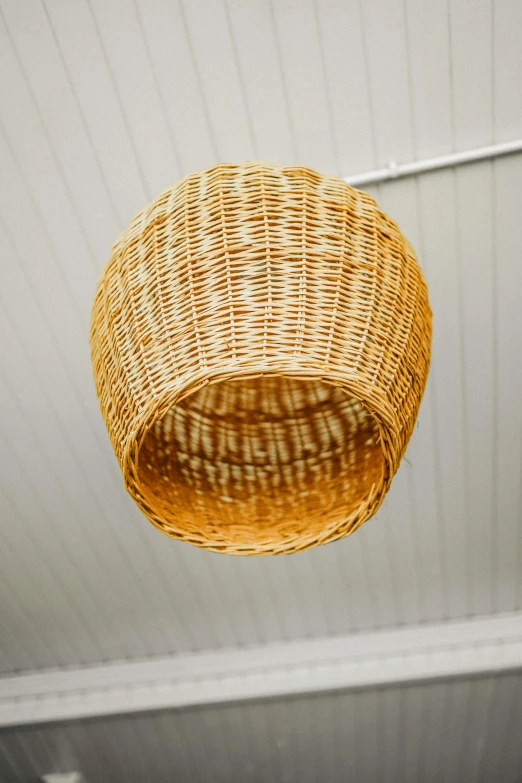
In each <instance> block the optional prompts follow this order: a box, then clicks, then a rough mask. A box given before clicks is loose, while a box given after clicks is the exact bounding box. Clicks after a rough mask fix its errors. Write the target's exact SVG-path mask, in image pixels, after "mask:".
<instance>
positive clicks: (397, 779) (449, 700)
mask: <svg viewBox="0 0 522 783" xmlns="http://www.w3.org/2000/svg"><path fill="white" fill-rule="evenodd" d="M521 734H522V675H520V674H519V675H515V674H513V675H504V676H502V677H487V678H482V679H473V680H458V681H448V682H441V683H430V684H426V685H414V686H413V685H412V686H410V687H403V688H390V689H382V690H368V691H361V692H353V693H336V694H331V695H329V694H325V695H321V696H315V697H313V698H299V699H285V700H281V701H267V702H259V703H251V704H241V705H237V706H223V707H219V706H218V707H212V708H206V709H195V710H186V711H179V712H163V713H156V714H154V715H139V716H131V717H128V716H125V717H121V718H113V719H104V720H93V721H89V722H85V723H75V724H74V723H73V724H67V725H65V726H52V727H44V728H41V727H38V728H34V729H33V728H24V729H19V730H10V731H8V732H5V733H3V734H0V779H1V780H2V781H5V783H36V781H38V778H39V776H40V775H41V774H44V773H48V772H59V771H62V772H67V771H72V770H79V771H81V772H82V773H83V774H84V776H85V780H86V783H112V782H114V783H123V781H125V783H134V781H135V782H136V783H144V781H147V783H174V782H175V783H185V782H186V783H196V781H205V782H206V781H213V783H219V782H220V781H222V783H236V781H237V783H244V782H246V781H255V782H256V783H258V782H259V783H261V781H266V783H274V782H275V781H277V782H278V783H347V782H348V781H353V783H381V781H382V783H440V782H441V781H444V783H493V781H494V782H495V783H517V781H520V780H522V742H521Z"/></svg>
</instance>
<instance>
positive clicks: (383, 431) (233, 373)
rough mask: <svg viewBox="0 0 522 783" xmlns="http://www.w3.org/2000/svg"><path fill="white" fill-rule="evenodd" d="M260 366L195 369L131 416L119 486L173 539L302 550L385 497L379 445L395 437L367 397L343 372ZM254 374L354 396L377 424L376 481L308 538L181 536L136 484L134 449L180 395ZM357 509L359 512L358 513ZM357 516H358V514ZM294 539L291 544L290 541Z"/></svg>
mask: <svg viewBox="0 0 522 783" xmlns="http://www.w3.org/2000/svg"><path fill="white" fill-rule="evenodd" d="M264 364H265V369H264V370H261V369H251V370H248V369H246V368H244V367H236V368H234V369H231V370H229V371H226V370H221V371H219V372H213V373H210V375H209V373H208V371H206V372H205V373H203V372H202V373H200V375H199V377H195V376H193V377H192V378H189V379H187V382H186V383H184V384H182V385H181V386H178V387H177V388H176V389H174V390H173V389H172V388H167V389H165V390H164V392H163V393H162V395H161V396H160V397H158V398H157V400H156V401H155V404H154V405H153V406H149V407H147V408H145V409H144V411H143V413H142V415H140V416H139V417H138V418H137V420H136V426H135V427H134V428H133V430H132V432H131V433H130V434H129V437H128V441H127V444H126V446H125V448H124V450H123V454H122V457H121V462H120V464H121V468H122V471H123V475H124V483H125V489H126V490H127V492H129V494H130V495H131V497H132V498H133V499H134V501H135V502H136V503H137V505H138V507H139V508H140V510H141V511H142V513H143V514H144V515H145V516H146V517H147V519H148V520H149V521H150V522H151V523H152V524H153V525H154V527H156V528H157V529H158V530H160V531H161V532H162V533H164V534H166V535H167V536H169V537H170V538H173V539H176V540H182V541H184V542H186V543H190V544H193V545H195V546H197V547H199V548H201V549H206V550H209V551H213V552H219V553H222V552H223V551H225V552H226V554H231V555H249V554H256V555H278V554H290V553H292V554H293V553H296V552H302V551H305V550H306V549H311V548H313V547H315V546H317V545H319V544H326V543H330V542H333V541H336V540H338V539H340V538H344V537H345V536H347V535H350V534H351V533H353V532H355V530H357V529H358V528H359V527H360V526H361V525H362V524H363V523H364V522H365V521H366V520H367V519H368V518H369V517H371V516H373V515H374V514H375V512H376V511H377V509H378V508H379V506H380V505H381V503H382V501H383V500H384V498H385V496H386V491H387V487H388V486H389V484H390V481H391V477H392V476H393V475H394V474H395V471H396V468H397V465H395V461H394V460H393V459H392V457H393V450H392V452H391V453H390V450H389V449H387V448H385V446H384V444H386V442H388V441H390V440H396V433H395V431H394V427H393V426H390V423H388V422H386V421H385V420H384V418H383V417H382V411H380V412H377V411H376V410H375V409H374V408H373V407H372V406H370V405H368V400H367V399H365V398H364V397H363V396H361V394H360V393H357V391H356V390H355V389H354V388H353V387H352V384H350V382H349V381H348V382H347V380H346V376H343V377H342V379H341V378H340V376H339V380H338V381H334V380H332V377H333V376H332V375H330V376H328V374H327V373H325V370H324V369H316V370H313V369H311V368H309V369H305V368H303V367H301V368H298V367H297V366H296V365H295V363H292V366H293V369H291V368H289V369H288V370H286V369H285V370H281V369H277V370H275V369H273V368H271V369H270V366H269V364H268V363H266V360H265V362H264ZM260 376H272V377H286V378H294V379H296V380H302V381H313V380H316V381H322V382H323V383H326V384H329V385H331V386H337V387H338V388H340V389H342V390H343V391H344V392H345V393H346V394H347V395H350V396H351V397H353V398H355V399H357V400H358V401H359V403H360V404H361V405H362V406H363V408H364V409H365V410H366V411H367V412H368V414H369V415H370V416H371V417H372V418H373V419H374V421H375V422H376V424H377V428H378V433H379V437H378V445H379V447H380V450H381V453H382V457H383V468H382V472H381V476H380V479H379V481H378V482H377V483H376V484H373V485H372V487H371V490H370V492H369V493H368V494H367V495H366V496H365V497H364V498H362V500H361V504H360V506H359V507H358V508H357V509H355V510H354V511H353V512H352V514H351V515H350V517H349V518H347V519H346V520H345V521H344V523H343V524H339V522H338V521H336V522H331V523H330V524H329V525H326V526H325V527H324V528H323V530H322V531H321V533H320V534H319V535H317V532H315V533H314V534H313V535H310V537H309V539H308V537H307V536H306V535H303V534H302V533H301V534H299V535H297V536H295V537H293V538H287V539H282V540H280V541H279V542H278V543H277V544H276V545H274V541H273V540H267V542H266V543H261V542H256V543H255V544H245V545H242V544H237V545H234V547H233V548H232V547H231V545H230V544H227V545H225V544H217V543H213V542H212V539H210V538H208V537H207V536H204V535H203V534H197V533H194V534H191V535H190V536H189V537H188V536H187V531H186V530H185V529H184V528H183V527H180V528H177V527H176V526H175V525H173V524H172V523H171V522H169V523H168V526H166V525H165V523H164V522H162V521H161V515H160V514H159V513H158V512H157V511H156V510H155V509H154V506H153V503H151V496H149V497H147V496H146V495H145V493H144V492H143V491H142V485H141V482H140V479H139V454H140V451H141V447H142V445H143V443H144V441H145V438H146V437H147V435H148V433H149V432H150V430H151V428H152V427H153V426H154V424H155V422H156V421H158V420H159V419H161V418H162V417H163V416H164V415H165V414H166V413H167V412H168V411H169V410H170V408H172V407H173V406H175V405H177V404H178V403H179V402H181V401H182V400H184V399H186V398H187V397H190V396H191V395H192V394H195V392H197V391H199V390H200V389H202V388H204V387H206V386H210V385H214V384H218V383H223V382H226V381H230V380H243V379H248V378H256V377H260ZM361 511H363V513H360V512H361ZM359 515H360V516H359ZM358 516H359V519H358V520H357V522H356V523H355V524H351V520H352V519H353V518H357V517H358ZM296 544H297V546H296Z"/></svg>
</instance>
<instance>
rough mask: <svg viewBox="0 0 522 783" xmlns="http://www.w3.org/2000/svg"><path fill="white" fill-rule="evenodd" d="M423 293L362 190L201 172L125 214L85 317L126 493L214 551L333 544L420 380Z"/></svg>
mask: <svg viewBox="0 0 522 783" xmlns="http://www.w3.org/2000/svg"><path fill="white" fill-rule="evenodd" d="M430 340H431V311H430V307H429V303H428V296H427V290H426V284H425V282H424V279H423V277H422V273H421V271H420V268H419V266H418V264H417V260H416V257H415V254H414V252H413V250H412V248H411V247H410V245H409V243H408V242H407V241H406V240H405V239H404V237H403V236H402V235H401V233H400V231H399V229H398V228H397V225H396V224H395V223H394V222H393V220H391V219H390V218H389V217H387V216H386V215H385V214H384V213H383V212H382V211H381V210H380V209H379V207H378V206H377V204H376V203H375V201H374V200H373V199H372V198H371V197H370V196H368V195H367V194H365V193H362V192H360V191H358V190H355V189H353V188H351V187H349V186H348V185H347V184H346V183H345V182H343V181H342V180H340V179H336V178H334V177H325V176H321V175H320V174H318V173H316V172H315V171H312V170H310V169H306V168H300V167H293V166H290V167H286V168H281V167H277V166H272V165H268V164H264V163H246V164H244V165H218V166H215V167H214V168H212V169H209V170H208V171H203V172H199V173H197V174H192V175H190V176H187V177H185V179H184V180H182V182H180V183H179V184H177V185H175V186H174V187H173V188H170V189H168V190H166V191H164V192H163V193H162V194H161V195H160V196H159V197H158V198H157V199H156V201H154V202H153V203H152V204H151V205H150V206H148V207H146V208H145V209H144V210H143V211H142V212H140V213H139V214H138V215H137V216H136V217H135V218H134V220H133V221H132V222H131V224H130V226H129V227H128V228H127V230H126V231H125V232H124V233H123V234H122V236H121V237H120V238H119V239H118V241H117V242H116V244H115V245H114V247H113V250H112V253H111V256H110V259H109V261H108V264H107V266H106V267H105V270H104V271H103V274H102V276H101V279H100V282H99V285H98V289H97V293H96V298H95V302H94V308H93V315H92V326H91V347H92V359H93V367H94V375H95V380H96V388H97V393H98V397H99V400H100V405H101V410H102V413H103V416H104V419H105V422H106V425H107V429H108V431H109V435H110V438H111V441H112V445H113V447H114V451H115V453H116V456H117V459H118V462H119V464H120V467H121V470H122V472H123V476H124V480H125V486H126V489H127V490H128V492H129V493H130V494H131V496H132V497H133V498H134V500H135V501H136V503H137V504H138V506H139V507H140V509H141V510H142V511H143V513H144V514H145V516H146V517H148V519H149V520H150V521H151V522H152V523H153V524H154V525H156V526H157V527H158V528H159V529H160V530H162V531H163V532H164V533H166V534H167V535H169V536H172V537H174V538H178V539H182V540H184V541H187V542H189V543H192V544H195V545H197V546H200V547H205V548H207V549H211V550H214V551H217V552H227V553H230V554H244V555H254V554H259V555H261V554H267V555H268V554H278V553H290V552H298V551H300V550H303V549H307V548H309V547H312V546H315V545H317V544H323V543H326V542H328V541H333V540H335V539H338V538H341V537H343V536H346V535H348V534H350V533H351V532H353V531H354V530H355V529H357V528H358V527H359V526H360V525H362V523H363V522H365V520H367V519H368V518H369V517H370V516H372V514H374V513H375V511H376V510H377V509H378V507H379V505H380V504H381V502H382V500H383V498H384V496H385V494H386V492H387V490H388V488H389V486H390V482H391V480H392V478H393V476H394V474H395V472H396V470H397V468H398V466H399V463H400V460H401V458H402V456H403V454H404V451H405V449H406V445H407V443H408V440H409V438H410V435H411V433H412V430H413V426H414V423H415V419H416V416H417V412H418V408H419V404H420V400H421V397H422V394H423V391H424V386H425V383H426V377H427V373H428V365H429V356H430Z"/></svg>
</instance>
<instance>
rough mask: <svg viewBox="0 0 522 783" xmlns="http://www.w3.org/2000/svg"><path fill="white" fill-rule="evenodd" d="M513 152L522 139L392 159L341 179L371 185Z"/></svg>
mask: <svg viewBox="0 0 522 783" xmlns="http://www.w3.org/2000/svg"><path fill="white" fill-rule="evenodd" d="M515 152H522V139H515V140H513V141H506V142H504V143H502V144H491V145H490V146H489V147H477V148H476V149H472V150H465V151H463V152H453V153H450V154H449V155H441V156H440V157H438V158H425V159H424V160H415V161H412V162H411V163H395V161H392V162H390V163H389V164H388V166H386V167H385V168H382V169H375V170H374V171H367V172H362V173H361V174H352V175H349V176H347V177H343V179H344V181H345V182H347V183H348V185H352V186H354V187H359V186H360V185H371V184H376V183H378V182H386V181H387V180H393V179H401V178H403V177H412V176H414V175H415V174H424V173H425V172H428V171H437V170H439V169H447V168H451V167H453V166H462V165H464V164H466V163H476V162H477V161H481V160H492V159H493V158H500V157H502V156H504V155H513V154H514V153H515Z"/></svg>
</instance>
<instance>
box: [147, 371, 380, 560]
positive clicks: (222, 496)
mask: <svg viewBox="0 0 522 783" xmlns="http://www.w3.org/2000/svg"><path fill="white" fill-rule="evenodd" d="M383 470H384V456H383V453H382V449H381V446H380V443H379V431H378V427H377V424H376V422H375V420H374V418H373V417H372V415H371V414H370V413H369V412H368V411H367V410H366V409H365V408H364V407H363V406H362V405H361V403H360V402H359V401H358V400H357V399H355V398H354V397H350V396H348V395H347V394H346V393H345V392H344V391H343V390H342V389H340V388H338V387H336V386H333V385H331V384H327V383H324V382H322V381H319V380H309V381H305V380H298V379H295V378H290V377H281V376H267V375H264V376H260V377H256V378H245V379H240V380H229V381H222V382H219V383H214V384H211V385H209V386H206V387H204V388H203V389H200V390H198V391H197V392H195V393H193V394H192V395H190V396H188V397H186V398H185V399H184V400H182V401H181V402H180V403H179V404H177V405H175V406H174V407H172V408H171V409H170V410H169V411H168V412H167V413H166V415H165V416H164V417H163V418H162V419H160V420H159V421H157V422H155V424H154V425H153V426H152V428H151V429H150V430H149V432H148V433H147V435H146V437H145V439H144V441H143V444H142V447H141V450H140V454H139V460H138V479H139V483H140V489H141V492H142V494H143V495H144V496H145V498H146V500H147V503H148V504H149V505H150V506H151V507H152V508H153V509H154V510H155V512H156V513H158V514H159V515H160V516H161V517H162V518H163V519H164V520H166V528H165V529H166V531H167V532H168V528H169V527H172V529H173V530H176V531H178V532H182V533H183V537H184V538H186V540H188V541H192V543H197V544H199V545H203V546H210V547H212V548H216V549H220V548H223V549H229V548H230V545H231V544H232V545H233V546H236V547H245V549H246V550H256V549H258V548H259V550H260V551H266V552H269V551H271V550H279V551H284V550H285V548H286V549H288V551H292V546H293V543H292V542H297V540H299V546H298V547H297V546H296V549H297V548H300V549H301V548H303V545H307V542H308V543H309V545H312V544H313V543H314V542H317V541H318V539H319V540H321V538H323V539H324V537H325V533H326V531H327V530H330V531H331V530H333V529H335V527H337V526H339V525H340V524H342V523H345V522H346V521H347V520H354V521H355V520H356V519H357V515H358V514H359V513H360V509H361V506H362V505H364V503H365V500H366V499H367V498H368V496H369V495H370V493H371V491H372V489H373V488H374V487H375V485H377V484H378V483H379V482H380V481H381V478H382V475H383ZM345 532H346V531H345Z"/></svg>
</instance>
